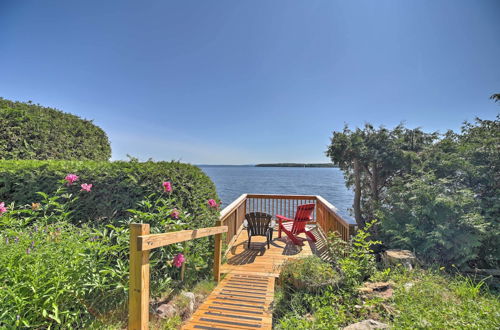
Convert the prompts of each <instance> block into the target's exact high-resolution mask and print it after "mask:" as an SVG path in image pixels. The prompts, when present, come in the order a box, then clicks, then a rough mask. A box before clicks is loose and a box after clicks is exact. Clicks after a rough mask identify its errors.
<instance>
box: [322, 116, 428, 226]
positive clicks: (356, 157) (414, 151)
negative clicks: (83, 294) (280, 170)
mask: <svg viewBox="0 0 500 330" xmlns="http://www.w3.org/2000/svg"><path fill="white" fill-rule="evenodd" d="M435 138H436V134H435V133H430V134H429V133H424V132H423V131H422V130H421V129H419V128H416V129H408V128H405V127H404V126H403V125H398V126H396V127H395V128H393V129H387V128H385V127H379V128H378V129H377V128H375V127H373V126H372V125H370V124H366V125H365V127H364V128H363V129H360V128H357V129H356V130H354V131H352V130H350V129H349V127H347V126H345V127H344V130H343V131H342V132H333V136H332V138H331V144H330V146H329V147H328V150H327V151H326V155H327V156H328V157H330V158H331V160H332V162H333V164H335V165H337V166H339V168H340V169H341V170H342V171H343V172H344V176H345V179H346V185H347V186H348V187H350V188H353V189H354V192H355V196H354V205H353V211H354V216H355V219H356V222H357V223H358V225H359V226H360V227H364V225H365V223H366V222H367V221H368V220H370V219H373V216H374V213H375V211H376V210H377V209H378V207H379V205H381V204H383V203H384V199H385V189H386V188H387V187H388V186H390V184H391V181H392V179H393V178H395V177H398V176H402V175H405V174H407V173H412V171H413V170H414V168H415V166H416V165H418V164H419V163H420V154H421V153H422V151H423V150H424V149H425V147H426V146H428V145H430V144H431V143H432V142H433V141H434V139H435Z"/></svg>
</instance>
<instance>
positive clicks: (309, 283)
mask: <svg viewBox="0 0 500 330" xmlns="http://www.w3.org/2000/svg"><path fill="white" fill-rule="evenodd" d="M339 280H340V275H339V274H338V273H337V272H336V271H335V270H334V269H333V268H332V267H331V266H330V265H329V264H328V263H326V262H324V261H322V260H321V259H320V258H319V257H317V256H309V257H305V258H300V259H290V260H288V261H287V262H286V263H285V264H284V265H283V269H282V271H281V273H280V282H281V284H282V285H283V286H284V287H287V288H289V289H291V290H294V289H300V290H305V291H308V292H313V291H314V292H316V291H321V290H322V289H324V288H325V287H326V286H331V285H336V284H337V283H338V282H339Z"/></svg>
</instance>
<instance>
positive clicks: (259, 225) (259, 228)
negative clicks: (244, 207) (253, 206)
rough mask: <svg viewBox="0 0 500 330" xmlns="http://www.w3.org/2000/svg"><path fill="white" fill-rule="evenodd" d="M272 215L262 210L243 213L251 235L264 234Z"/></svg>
mask: <svg viewBox="0 0 500 330" xmlns="http://www.w3.org/2000/svg"><path fill="white" fill-rule="evenodd" d="M271 218H272V216H271V215H270V214H267V213H263V212H251V213H247V214H246V215H245V219H247V221H248V229H249V230H250V233H251V235H252V236H266V231H267V229H268V228H269V224H270V223H271Z"/></svg>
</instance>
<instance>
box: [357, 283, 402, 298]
mask: <svg viewBox="0 0 500 330" xmlns="http://www.w3.org/2000/svg"><path fill="white" fill-rule="evenodd" d="M393 286H394V284H393V283H392V282H365V283H363V286H362V287H361V288H359V289H358V291H359V292H360V293H361V294H362V295H364V296H372V297H373V296H375V297H380V298H383V299H387V298H390V297H392V294H393V292H394V289H393Z"/></svg>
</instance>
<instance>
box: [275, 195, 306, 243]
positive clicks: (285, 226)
mask: <svg viewBox="0 0 500 330" xmlns="http://www.w3.org/2000/svg"><path fill="white" fill-rule="evenodd" d="M314 206H315V205H314V204H303V205H299V206H298V207H297V212H296V213H295V219H290V218H287V217H284V216H282V215H279V214H276V218H278V222H279V227H278V237H281V231H283V232H285V234H286V236H288V237H289V238H290V239H291V240H292V242H293V244H295V245H304V243H303V242H302V239H300V238H299V237H297V235H299V234H300V233H305V234H306V235H307V237H309V238H310V239H311V240H312V241H313V242H316V237H314V235H313V233H311V232H310V231H309V230H308V229H307V228H306V224H307V222H308V221H311V220H312V213H313V211H314Z"/></svg>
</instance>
